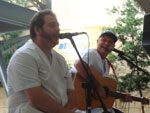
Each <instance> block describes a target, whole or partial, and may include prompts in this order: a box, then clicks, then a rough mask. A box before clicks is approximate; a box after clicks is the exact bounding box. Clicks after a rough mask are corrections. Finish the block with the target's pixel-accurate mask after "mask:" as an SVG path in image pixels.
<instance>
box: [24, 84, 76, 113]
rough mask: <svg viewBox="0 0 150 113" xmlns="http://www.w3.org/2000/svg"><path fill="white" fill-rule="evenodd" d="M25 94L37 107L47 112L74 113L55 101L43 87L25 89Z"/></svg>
mask: <svg viewBox="0 0 150 113" xmlns="http://www.w3.org/2000/svg"><path fill="white" fill-rule="evenodd" d="M25 94H26V95H27V96H28V98H29V99H30V101H31V103H32V104H33V106H34V107H36V108H37V109H39V110H41V111H43V112H45V113H74V111H71V110H69V109H67V108H64V107H63V106H61V105H60V104H58V103H57V102H55V101H54V100H53V99H52V98H51V97H50V96H48V95H47V94H46V93H45V92H43V91H42V89H41V87H40V86H39V87H34V88H29V89H26V90H25Z"/></svg>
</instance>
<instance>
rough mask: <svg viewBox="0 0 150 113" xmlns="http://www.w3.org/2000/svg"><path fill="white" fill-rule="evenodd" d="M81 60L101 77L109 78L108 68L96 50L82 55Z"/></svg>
mask: <svg viewBox="0 0 150 113" xmlns="http://www.w3.org/2000/svg"><path fill="white" fill-rule="evenodd" d="M81 56H82V59H83V61H84V62H86V63H87V64H88V65H89V66H90V67H92V68H94V69H95V70H96V71H97V72H99V74H100V75H101V76H103V77H108V76H109V69H110V66H109V64H108V62H107V60H106V59H102V58H101V56H100V55H99V53H98V52H97V50H96V49H90V50H89V51H85V52H84V53H82V55H81Z"/></svg>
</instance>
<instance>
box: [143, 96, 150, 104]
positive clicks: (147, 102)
mask: <svg viewBox="0 0 150 113" xmlns="http://www.w3.org/2000/svg"><path fill="white" fill-rule="evenodd" d="M141 103H142V104H150V100H149V99H148V98H146V97H142V101H141Z"/></svg>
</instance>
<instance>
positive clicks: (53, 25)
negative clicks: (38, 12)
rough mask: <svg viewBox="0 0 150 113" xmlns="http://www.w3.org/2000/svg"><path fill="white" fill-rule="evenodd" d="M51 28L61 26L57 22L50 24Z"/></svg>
mask: <svg viewBox="0 0 150 113" xmlns="http://www.w3.org/2000/svg"><path fill="white" fill-rule="evenodd" d="M48 26H49V27H56V26H59V24H58V23H57V22H50V23H49V24H48Z"/></svg>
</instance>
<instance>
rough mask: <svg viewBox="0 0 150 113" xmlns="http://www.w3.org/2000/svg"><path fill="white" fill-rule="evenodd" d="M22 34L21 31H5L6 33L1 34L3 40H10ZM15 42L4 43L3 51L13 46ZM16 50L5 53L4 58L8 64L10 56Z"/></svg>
mask: <svg viewBox="0 0 150 113" xmlns="http://www.w3.org/2000/svg"><path fill="white" fill-rule="evenodd" d="M20 34H21V32H20V31H19V32H10V33H4V34H1V35H0V37H2V39H3V40H2V41H8V40H10V39H13V38H16V37H19V35H20ZM13 45H14V44H7V45H4V46H3V49H2V51H6V50H7V49H9V48H11V47H12V46H13ZM14 51H15V50H13V51H10V52H8V53H6V54H3V59H4V62H5V64H6V65H7V64H8V62H9V59H10V57H11V56H12V54H13V53H14Z"/></svg>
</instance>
